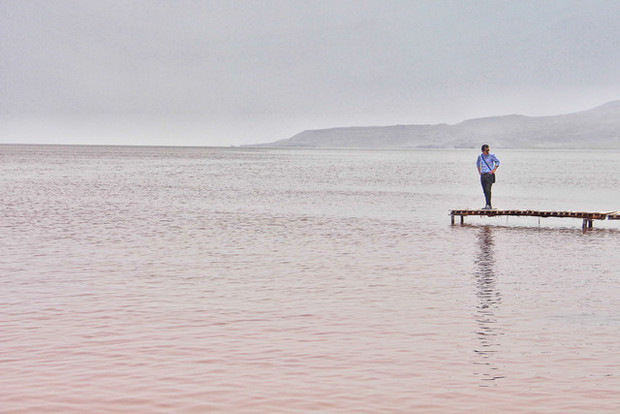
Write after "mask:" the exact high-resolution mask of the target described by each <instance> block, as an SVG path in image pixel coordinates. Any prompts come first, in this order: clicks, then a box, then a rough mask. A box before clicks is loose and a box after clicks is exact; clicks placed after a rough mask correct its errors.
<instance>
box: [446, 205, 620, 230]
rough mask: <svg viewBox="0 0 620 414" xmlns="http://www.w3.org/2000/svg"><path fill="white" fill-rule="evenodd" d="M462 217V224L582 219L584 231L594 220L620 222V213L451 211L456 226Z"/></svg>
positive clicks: (494, 210) (590, 226)
mask: <svg viewBox="0 0 620 414" xmlns="http://www.w3.org/2000/svg"><path fill="white" fill-rule="evenodd" d="M456 216H460V217H461V224H463V223H464V221H465V216H488V217H495V216H530V217H560V218H564V217H568V218H576V219H582V220H583V224H582V228H583V229H584V230H586V229H588V228H592V225H593V222H594V220H620V211H605V212H593V213H592V212H585V211H541V210H496V209H492V210H485V209H479V210H451V211H450V217H451V221H452V224H454V221H455V217H456Z"/></svg>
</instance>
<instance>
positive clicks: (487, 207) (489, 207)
mask: <svg viewBox="0 0 620 414" xmlns="http://www.w3.org/2000/svg"><path fill="white" fill-rule="evenodd" d="M482 210H491V206H490V205H488V204H487V205H486V206H484V207H482Z"/></svg>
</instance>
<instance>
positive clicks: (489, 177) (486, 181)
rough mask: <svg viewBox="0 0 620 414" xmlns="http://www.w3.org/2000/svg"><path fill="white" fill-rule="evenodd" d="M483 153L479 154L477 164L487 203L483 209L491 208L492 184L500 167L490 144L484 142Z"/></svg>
mask: <svg viewBox="0 0 620 414" xmlns="http://www.w3.org/2000/svg"><path fill="white" fill-rule="evenodd" d="M480 149H481V150H482V154H480V155H478V160H477V161H476V166H477V167H478V174H480V183H481V184H482V191H484V198H485V200H486V205H485V206H484V207H483V208H482V209H483V210H490V209H492V208H493V207H491V186H492V185H493V183H494V182H495V170H497V168H498V167H499V160H498V159H497V157H496V156H495V154H490V153H489V150H490V149H489V146H488V145H487V144H484V145H483V146H482V148H480Z"/></svg>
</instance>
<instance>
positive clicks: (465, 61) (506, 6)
mask: <svg viewBox="0 0 620 414" xmlns="http://www.w3.org/2000/svg"><path fill="white" fill-rule="evenodd" d="M619 21H620V1H618V0H579V1H578V0H546V1H541V0H535V1H529V0H514V1H501V0H493V1H481V0H480V1H476V0H458V1H449V0H427V1H421V0H404V1H400V0H377V1H374V0H372V1H371V0H350V1H348V0H286V1H285V0H269V1H268V0H254V1H244V0H221V1H220V0H216V1H207V0H205V1H198V0H193V1H190V0H186V1H183V0H174V1H172V0H152V1H141V0H135V1H132V0H92V1H91V0H41V1H35V0H0V123H1V124H0V142H5V143H6V142H40V143H87V144H91V143H92V144H95V143H100V144H102V143H110V144H152V145H207V146H212V145H216V146H220V145H222V146H227V145H239V144H249V143H259V142H270V141H275V140H277V139H282V138H288V137H290V136H292V135H294V134H296V133H297V132H301V131H302V130H305V129H317V128H328V127H334V126H351V125H394V124H425V123H441V122H445V123H458V122H460V121H462V120H465V119H468V118H473V117H481V116H487V115H504V114H512V113H519V114H524V115H552V114H559V113H567V112H574V111H579V110H583V109H589V108H591V107H594V106H597V105H599V104H603V103H605V102H607V101H611V100H616V99H620V42H619V40H620V25H619V24H618V22H619Z"/></svg>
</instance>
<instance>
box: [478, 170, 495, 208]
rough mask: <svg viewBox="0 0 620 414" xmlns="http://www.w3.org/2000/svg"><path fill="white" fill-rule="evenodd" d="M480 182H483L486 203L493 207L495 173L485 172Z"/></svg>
mask: <svg viewBox="0 0 620 414" xmlns="http://www.w3.org/2000/svg"><path fill="white" fill-rule="evenodd" d="M480 184H482V191H484V199H485V200H486V203H487V204H486V205H487V206H489V207H491V186H492V185H493V174H489V173H485V174H482V175H481V176H480Z"/></svg>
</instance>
